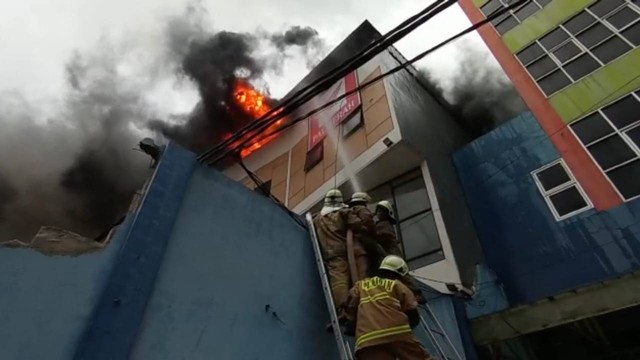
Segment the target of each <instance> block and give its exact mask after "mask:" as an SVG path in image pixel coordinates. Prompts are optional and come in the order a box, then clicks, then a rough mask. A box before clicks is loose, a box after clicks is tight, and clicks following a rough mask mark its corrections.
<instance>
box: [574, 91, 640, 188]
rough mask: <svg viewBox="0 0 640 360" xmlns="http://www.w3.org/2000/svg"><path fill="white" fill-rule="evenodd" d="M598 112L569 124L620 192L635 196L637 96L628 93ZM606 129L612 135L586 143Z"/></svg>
mask: <svg viewBox="0 0 640 360" xmlns="http://www.w3.org/2000/svg"><path fill="white" fill-rule="evenodd" d="M598 113H599V115H596V114H593V115H590V116H589V117H587V118H585V119H584V120H579V121H577V122H575V123H573V124H571V128H572V129H573V131H574V132H575V133H576V135H577V136H578V139H579V140H580V141H581V142H582V143H583V144H585V145H586V148H587V151H589V153H590V154H591V156H592V157H593V158H594V159H595V161H596V162H597V163H598V165H600V167H601V168H602V170H603V171H604V172H605V174H606V175H607V176H608V177H609V179H610V180H611V182H612V183H613V185H614V186H615V187H616V188H617V189H618V191H619V192H620V194H621V195H622V196H623V197H624V198H625V199H627V200H628V199H630V198H633V197H636V196H638V195H640V181H638V179H640V146H638V145H639V144H638V143H639V142H640V99H638V98H637V97H636V96H635V95H633V94H630V95H627V96H625V97H624V98H622V99H621V100H618V101H616V102H615V103H613V104H611V105H608V106H607V107H605V108H603V109H601V110H600V111H599V112H598ZM603 114H604V116H603ZM603 121H604V122H606V124H607V125H605V123H603ZM583 122H586V123H585V124H583ZM606 132H611V133H613V135H609V136H608V137H606V138H604V139H603V140H596V141H595V142H593V143H591V144H589V143H588V142H589V141H590V140H593V139H594V138H596V137H598V136H600V135H604V134H605V133H606Z"/></svg>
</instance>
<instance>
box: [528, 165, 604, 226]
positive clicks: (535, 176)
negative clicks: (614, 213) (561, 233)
mask: <svg viewBox="0 0 640 360" xmlns="http://www.w3.org/2000/svg"><path fill="white" fill-rule="evenodd" d="M557 164H560V165H561V166H562V168H563V170H564V171H565V173H566V174H567V176H568V177H569V181H568V182H565V183H562V184H560V185H558V186H556V187H554V188H552V189H549V190H545V188H544V187H543V186H542V182H541V181H540V179H539V178H538V174H539V173H541V172H543V171H544V170H546V169H548V168H550V167H552V166H555V165H557ZM530 174H531V177H533V181H534V182H535V183H536V186H537V188H538V191H539V192H540V195H541V196H542V197H543V198H544V201H545V202H546V204H547V207H548V208H549V210H551V214H553V217H554V218H555V219H556V221H563V220H566V219H568V218H570V217H572V216H575V215H577V214H579V213H581V212H584V211H587V210H590V209H593V203H592V202H591V199H589V197H588V196H587V193H586V192H585V191H584V189H582V186H580V183H579V182H578V180H576V178H575V176H573V173H572V172H571V171H570V170H569V167H568V166H567V164H566V163H565V162H564V159H562V158H559V159H557V160H555V161H552V162H550V163H548V164H546V165H544V166H542V167H540V168H538V169H535V170H533V171H532V172H531V173H530ZM572 187H575V188H576V189H577V190H578V193H579V194H580V196H582V199H583V200H584V201H585V203H586V206H585V207H582V208H580V209H577V210H574V211H572V212H570V213H567V214H564V215H560V214H558V211H557V210H556V208H555V206H554V205H553V203H552V202H551V196H553V195H556V194H559V193H561V192H563V191H565V190H567V189H570V188H572Z"/></svg>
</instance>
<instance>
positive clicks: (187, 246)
mask: <svg viewBox="0 0 640 360" xmlns="http://www.w3.org/2000/svg"><path fill="white" fill-rule="evenodd" d="M274 312H275V313H276V314H277V317H276V316H275V315H273V313H274ZM328 319H329V318H328V313H327V311H326V306H325V302H324V297H323V295H322V292H321V288H320V278H319V275H318V273H317V268H316V266H315V263H314V261H313V252H312V248H311V242H310V239H309V238H308V234H307V232H306V231H305V230H304V229H302V228H301V227H300V226H299V225H298V224H297V223H295V222H294V220H293V219H291V218H290V217H289V216H288V215H287V214H286V213H285V212H284V210H282V209H280V208H278V207H277V206H276V205H275V204H273V203H272V202H271V201H270V200H269V199H268V198H265V197H263V196H260V195H257V194H255V193H253V192H252V191H250V190H249V189H246V188H245V187H243V186H242V184H240V183H236V182H234V181H232V180H230V179H228V178H226V177H225V176H223V175H221V174H220V173H218V172H217V171H215V170H212V169H209V168H204V167H198V168H197V169H196V171H195V172H194V174H193V177H192V178H191V180H190V183H189V184H188V187H187V190H186V193H185V195H184V199H183V202H182V206H181V209H180V211H179V213H178V214H177V217H176V220H175V226H174V227H173V230H172V231H171V232H170V238H169V244H168V248H167V251H166V254H165V256H164V260H163V263H162V266H161V268H160V270H159V273H158V279H157V283H156V285H155V289H154V291H153V294H152V296H151V300H150V302H149V306H148V308H147V310H146V312H145V316H144V321H143V323H142V326H141V329H140V333H139V335H138V339H137V344H136V346H135V350H134V352H133V355H132V358H134V359H154V360H155V359H157V360H160V359H183V358H184V359H213V358H215V359H220V360H223V359H330V358H336V356H337V355H336V352H335V348H336V346H335V343H334V340H333V337H332V335H330V334H327V333H326V332H325V331H324V325H325V324H326V323H327V322H328Z"/></svg>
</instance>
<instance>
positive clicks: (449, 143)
mask: <svg viewBox="0 0 640 360" xmlns="http://www.w3.org/2000/svg"><path fill="white" fill-rule="evenodd" d="M380 36H381V35H380V33H379V32H378V31H377V30H375V28H373V26H371V24H369V23H368V22H365V23H363V24H362V25H361V26H360V27H358V28H357V29H356V30H355V31H354V32H353V33H352V34H351V35H350V36H348V37H347V38H346V39H345V40H344V41H343V43H341V44H340V45H338V47H337V48H336V49H335V50H334V51H333V52H331V53H330V54H329V55H328V56H327V57H326V59H325V60H323V61H322V62H321V63H320V64H319V65H318V66H317V67H316V68H315V69H313V70H312V71H311V72H310V74H309V75H308V76H307V77H305V78H304V79H303V80H302V81H301V83H300V84H298V85H297V86H296V87H295V88H294V89H293V90H292V92H295V91H296V90H297V89H299V88H301V87H303V86H305V85H306V84H308V83H309V82H311V81H313V80H314V79H316V78H318V77H319V76H321V75H324V74H325V73H326V72H328V71H330V70H331V69H332V68H334V67H335V66H336V65H338V64H340V63H341V62H343V61H345V60H346V59H347V58H349V57H350V56H352V55H354V54H355V53H356V52H357V51H358V50H360V49H361V48H363V47H364V46H365V45H366V44H368V43H370V42H372V41H373V40H375V39H377V38H379V37H380ZM404 61H405V59H404V58H403V57H402V55H401V54H400V53H398V52H397V51H396V50H395V49H394V48H389V49H387V50H386V51H384V52H382V53H381V54H379V55H377V56H376V57H374V58H373V59H371V60H370V61H368V62H367V63H366V64H364V65H362V66H360V67H359V68H358V69H357V70H356V71H354V72H352V73H351V74H349V75H347V76H346V77H345V78H344V79H343V80H341V81H339V82H337V83H336V84H335V85H334V86H333V87H331V88H330V89H328V90H327V91H325V92H324V93H322V94H320V95H318V96H317V97H316V98H314V99H312V100H311V101H309V103H307V104H305V105H303V106H302V107H301V108H300V109H298V110H297V111H296V112H295V113H294V114H293V115H291V117H292V118H295V117H296V116H299V114H304V113H306V112H307V111H308V110H310V109H313V108H315V107H317V106H319V105H321V104H324V103H325V102H327V101H329V100H331V99H334V98H336V97H337V96H339V95H341V94H343V93H344V92H345V91H349V90H351V89H354V88H355V87H356V86H357V85H358V84H364V83H366V82H369V81H370V80H371V79H373V78H376V77H378V76H380V75H381V74H383V73H384V72H386V71H388V70H390V69H391V68H393V67H395V66H397V65H399V64H400V63H402V62H404ZM468 141H469V139H468V137H467V136H466V134H465V132H464V131H463V129H462V128H460V127H459V126H458V124H457V122H455V121H454V119H453V117H452V115H451V114H450V112H449V111H448V110H447V104H446V103H445V102H444V101H442V100H441V99H440V98H439V97H438V95H436V94H434V93H433V92H431V91H430V89H429V88H428V87H426V85H425V84H422V83H421V82H419V81H418V78H417V72H416V70H415V69H413V68H410V67H409V68H406V69H403V70H402V71H400V72H397V73H396V74H393V75H391V76H387V77H383V78H381V79H380V80H378V81H376V82H374V83H373V84H371V85H370V86H367V87H365V88H363V89H361V90H360V91H359V92H358V93H356V94H354V95H352V96H350V97H347V98H345V99H344V100H343V101H342V102H341V103H338V104H337V105H336V106H334V107H331V108H328V109H326V110H325V111H323V112H321V113H319V114H317V115H313V116H310V117H309V118H307V119H305V120H304V121H301V122H299V123H297V124H296V125H295V126H293V127H291V128H290V129H288V130H287V131H285V132H283V133H282V134H280V135H279V136H278V137H277V138H275V139H273V140H272V141H271V142H270V143H268V144H266V145H265V146H263V147H262V148H260V149H258V150H256V151H255V152H253V153H252V154H251V155H249V156H247V157H246V158H244V160H243V161H244V163H245V165H246V166H247V167H248V168H249V169H250V170H251V171H253V172H255V173H256V174H257V175H258V177H259V178H260V179H261V180H262V181H264V182H266V183H267V184H266V186H267V187H268V188H269V189H268V190H269V191H270V192H271V194H273V195H274V196H276V197H277V198H278V199H279V200H280V201H281V202H282V203H284V204H285V205H286V206H287V207H288V208H289V209H291V210H293V211H294V212H296V213H298V214H304V213H305V212H307V211H312V212H315V211H317V210H319V209H320V207H321V206H322V201H323V198H324V195H325V194H326V192H327V191H328V190H330V189H332V188H336V187H337V188H340V189H342V190H343V193H344V195H345V196H346V197H349V196H350V195H351V194H352V193H353V192H354V191H367V192H369V194H370V195H371V196H372V198H373V199H374V200H375V201H381V200H385V199H386V200H390V201H391V202H392V203H393V204H394V206H395V207H396V214H397V215H398V227H397V230H398V234H399V236H400V238H401V240H402V247H403V250H404V253H405V255H406V257H407V259H408V262H409V265H410V267H411V269H412V270H413V271H414V273H415V274H416V276H420V277H421V278H422V280H424V282H425V283H426V284H428V285H430V286H432V287H433V288H436V289H438V290H439V291H442V292H445V293H450V292H452V291H453V292H455V291H457V288H460V287H462V286H465V287H469V286H471V284H472V283H473V280H474V279H475V268H476V264H477V263H479V262H480V259H481V257H482V254H481V251H480V246H479V243H478V241H477V237H476V234H475V229H474V227H473V223H472V220H471V216H470V213H469V210H468V208H467V205H466V202H465V199H464V196H463V194H462V187H461V184H460V182H459V180H458V177H457V174H456V169H455V165H454V162H453V159H452V157H451V154H452V153H453V152H454V151H455V150H456V149H458V148H460V147H461V146H463V145H464V144H465V143H467V142H468ZM225 174H226V175H227V176H229V177H231V178H232V179H235V180H237V181H241V182H243V183H244V184H245V185H246V186H248V187H250V188H255V187H256V185H255V184H254V183H253V181H252V180H250V178H248V177H247V174H246V173H245V172H244V170H243V169H242V168H241V167H240V166H239V165H235V166H232V167H230V168H227V169H226V170H225ZM447 283H449V284H450V285H449V286H448V287H447V285H446V284H447Z"/></svg>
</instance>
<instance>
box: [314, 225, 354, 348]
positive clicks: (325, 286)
mask: <svg viewBox="0 0 640 360" xmlns="http://www.w3.org/2000/svg"><path fill="white" fill-rule="evenodd" d="M306 218H307V224H308V225H309V233H310V235H311V242H312V243H313V252H314V254H315V258H316V265H318V272H319V273H320V280H321V281H322V290H323V292H324V299H325V301H326V302H327V309H328V310H329V316H330V317H331V327H332V328H333V336H334V337H335V339H336V344H337V345H338V353H339V354H340V359H341V360H353V353H352V351H351V347H350V346H349V343H348V342H347V341H346V340H345V339H344V337H343V336H342V329H340V324H339V323H338V314H337V313H336V308H335V306H334V305H333V297H332V295H331V285H329V277H328V276H327V271H326V270H325V267H324V261H323V260H322V253H321V252H320V243H319V242H318V234H317V233H316V228H315V226H314V224H313V217H312V216H311V213H307V216H306Z"/></svg>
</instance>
